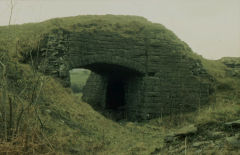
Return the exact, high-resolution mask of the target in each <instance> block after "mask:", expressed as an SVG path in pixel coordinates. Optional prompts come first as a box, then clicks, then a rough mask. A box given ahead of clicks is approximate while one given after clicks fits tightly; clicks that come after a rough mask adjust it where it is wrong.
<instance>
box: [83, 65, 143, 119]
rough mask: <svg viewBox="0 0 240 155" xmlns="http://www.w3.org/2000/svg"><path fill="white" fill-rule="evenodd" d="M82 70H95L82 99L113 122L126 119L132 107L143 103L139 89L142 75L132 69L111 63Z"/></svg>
mask: <svg viewBox="0 0 240 155" xmlns="http://www.w3.org/2000/svg"><path fill="white" fill-rule="evenodd" d="M81 67H83V68H87V69H89V70H91V75H90V76H89V78H88V80H87V82H86V85H85V87H84V88H83V97H82V99H83V101H84V102H87V103H88V104H90V105H91V106H92V107H93V108H94V109H95V110H97V111H99V112H101V113H102V114H103V115H105V116H107V117H109V118H111V119H113V120H121V119H126V115H127V114H128V112H129V111H130V110H129V109H128V108H129V107H131V108H134V106H136V104H137V103H140V97H141V96H139V95H138V93H136V92H137V91H136V90H139V89H140V88H141V83H138V81H139V78H140V77H141V76H142V75H143V74H142V73H140V72H138V71H136V70H134V69H132V68H131V67H129V68H128V67H124V66H121V65H116V64H107V63H91V64H88V65H85V66H81Z"/></svg>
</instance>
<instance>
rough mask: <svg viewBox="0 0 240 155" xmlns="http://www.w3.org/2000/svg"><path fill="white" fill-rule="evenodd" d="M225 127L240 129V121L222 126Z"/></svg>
mask: <svg viewBox="0 0 240 155" xmlns="http://www.w3.org/2000/svg"><path fill="white" fill-rule="evenodd" d="M224 125H225V126H227V127H235V128H240V120H236V121H233V122H227V123H225V124H224Z"/></svg>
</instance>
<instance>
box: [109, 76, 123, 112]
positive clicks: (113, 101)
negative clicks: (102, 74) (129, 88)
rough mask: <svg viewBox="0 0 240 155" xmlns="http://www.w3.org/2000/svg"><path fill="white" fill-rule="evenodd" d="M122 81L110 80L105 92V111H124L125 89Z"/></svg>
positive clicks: (117, 79)
mask: <svg viewBox="0 0 240 155" xmlns="http://www.w3.org/2000/svg"><path fill="white" fill-rule="evenodd" d="M124 86H125V84H124V81H123V79H119V78H114V77H112V78H110V79H109V81H108V84H107V91H106V109H109V110H113V111H117V110H120V111H122V110H124V105H125V89H124Z"/></svg>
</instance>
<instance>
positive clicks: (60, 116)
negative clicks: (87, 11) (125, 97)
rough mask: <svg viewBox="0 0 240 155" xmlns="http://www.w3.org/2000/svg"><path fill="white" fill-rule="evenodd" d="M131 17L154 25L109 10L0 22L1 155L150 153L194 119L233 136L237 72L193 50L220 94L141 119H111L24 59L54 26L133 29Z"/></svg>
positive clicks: (238, 110)
mask: <svg viewBox="0 0 240 155" xmlns="http://www.w3.org/2000/svg"><path fill="white" fill-rule="evenodd" d="M132 20H134V21H135V22H139V24H144V25H146V26H149V25H151V23H150V22H148V21H146V20H145V19H143V18H139V17H128V16H117V17H116V16H110V15H109V16H79V17H71V18H62V19H53V20H49V21H46V22H42V23H37V24H24V25H15V26H10V27H0V61H1V63H2V65H1V70H0V71H1V90H0V98H1V109H0V110H1V115H0V124H1V125H0V128H1V130H0V131H1V133H0V154H1V153H6V152H8V153H9V154H11V153H24V152H25V153H26V152H27V153H29V154H33V153H36V154H37V153H50V154H51V153H53V154H55V153H59V154H60V153H62V154H74V153H75V154H88V153H89V154H91V153H99V154H116V153H117V154H150V153H151V152H154V151H155V152H156V150H158V149H159V150H161V149H160V148H164V147H166V146H165V144H164V142H163V138H164V135H166V134H168V133H170V132H173V131H175V130H176V129H177V128H181V127H183V126H186V125H188V124H195V125H196V126H198V127H199V128H200V129H202V130H214V131H218V130H220V131H222V132H224V133H225V135H227V134H231V132H230V133H229V132H228V131H225V130H224V129H222V124H223V123H224V122H227V121H232V120H237V119H240V116H239V115H240V100H239V98H240V95H239V94H240V88H239V86H240V80H239V78H237V77H232V76H231V75H229V74H228V71H229V70H230V69H229V68H227V67H226V66H224V65H223V64H222V63H221V62H219V61H209V60H205V59H203V58H201V57H200V56H197V55H195V54H193V57H195V58H196V59H201V61H202V62H203V65H204V67H205V68H206V69H207V71H208V72H209V74H211V75H213V77H214V78H215V79H216V81H217V82H216V83H217V84H216V91H215V93H214V94H213V95H212V97H211V102H210V103H209V105H208V106H207V107H201V108H199V110H198V111H196V112H192V113H188V114H176V115H174V116H167V117H162V118H158V119H154V120H150V121H146V122H142V123H136V122H124V121H122V122H118V123H116V122H113V121H112V120H110V119H107V118H104V117H103V116H102V115H100V114H99V113H98V112H96V111H94V110H93V109H92V108H91V107H90V106H89V105H88V104H87V103H83V102H80V99H79V98H78V96H76V95H74V94H73V93H72V91H71V90H70V89H68V88H63V87H62V86H61V84H60V83H59V82H58V80H57V79H54V78H52V77H49V76H46V75H43V74H41V73H38V72H37V70H34V69H33V68H31V64H24V63H22V60H23V59H24V56H25V55H26V53H29V52H32V51H33V49H35V48H36V47H37V46H38V42H39V40H40V39H41V36H42V34H43V33H47V32H50V31H51V30H52V29H54V28H59V27H62V28H66V29H67V28H69V27H70V26H71V25H74V24H76V23H79V22H80V23H91V22H96V21H97V22H98V23H99V24H100V25H101V24H102V23H103V24H104V23H106V22H110V23H111V24H113V25H114V24H116V23H117V24H120V25H122V26H123V27H126V28H125V29H126V30H127V29H132V28H134V27H131V26H128V25H129V24H130V25H131V21H132ZM109 29H111V27H110V28H109ZM3 66H5V67H6V72H4V70H3V68H4V67H3ZM199 132H201V130H199ZM198 135H201V133H197V135H196V137H193V138H192V139H193V140H192V141H194V140H196V141H197V140H198V138H199V136H198ZM206 140H208V139H207V137H206ZM179 143H180V144H181V143H182V142H181V141H179ZM187 146H188V150H187V151H188V152H191V151H194V149H191V147H190V146H191V144H189V143H187ZM173 147H174V145H173ZM162 151H163V152H164V151H165V153H166V152H167V151H166V150H164V149H162ZM204 151H206V152H207V153H209V152H211V151H213V152H216V153H220V152H236V149H232V148H231V147H230V146H228V145H226V146H225V145H224V146H223V148H222V150H220V152H219V149H217V148H208V147H206V148H205V150H204ZM160 152H161V151H160Z"/></svg>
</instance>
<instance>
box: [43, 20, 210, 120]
mask: <svg viewBox="0 0 240 155" xmlns="http://www.w3.org/2000/svg"><path fill="white" fill-rule="evenodd" d="M92 22H94V21H92ZM106 22H107V21H106ZM97 24H98V23H95V24H93V25H92V24H90V25H89V24H87V25H84V24H78V25H77V26H76V25H75V27H74V28H75V29H78V30H65V29H62V28H59V29H56V30H54V31H52V32H50V33H49V34H46V35H45V36H44V37H45V38H44V39H43V41H42V44H41V52H40V54H39V55H40V57H44V58H46V57H47V58H48V60H49V61H48V68H47V69H46V70H45V73H47V74H50V75H52V76H55V77H57V78H59V79H61V80H62V81H63V83H64V85H65V86H66V87H67V86H69V75H68V73H69V70H70V69H72V68H79V67H83V68H87V69H90V70H92V71H93V73H92V75H91V76H90V78H89V80H88V81H87V85H86V87H85V88H84V95H83V97H84V101H86V102H88V103H89V104H91V105H92V106H93V107H95V108H96V109H101V111H104V110H106V109H107V108H110V109H111V108H112V109H113V110H115V108H116V107H117V108H119V107H120V106H116V107H115V106H113V105H112V104H111V103H112V102H114V99H112V98H111V97H110V98H109V96H110V95H112V96H113V97H114V96H115V97H118V96H116V94H117V93H121V95H122V97H121V95H120V97H119V100H123V102H122V103H123V104H122V105H124V109H125V110H124V114H123V115H126V117H127V119H129V120H142V119H150V118H154V117H158V116H162V115H169V114H175V113H180V112H189V111H193V110H196V109H197V108H199V105H204V104H206V103H208V99H209V95H210V92H209V90H210V89H212V83H211V82H212V77H211V76H210V75H209V74H208V73H207V71H206V69H205V68H204V67H203V65H202V62H201V59H199V58H198V57H194V56H193V55H194V54H193V53H192V51H191V49H190V48H189V47H188V46H187V45H186V44H185V43H184V42H182V41H181V40H179V39H178V38H177V37H176V36H175V35H174V34H173V33H172V32H170V31H169V30H167V29H166V28H165V27H163V26H161V25H158V24H151V23H149V24H148V25H147V27H145V29H144V30H141V31H140V30H139V31H137V32H134V31H135V30H137V29H133V30H131V32H132V33H131V34H129V33H127V32H125V31H124V29H122V30H119V29H115V28H114V24H109V25H105V26H106V27H109V30H108V29H105V30H103V29H101V28H98V27H95V26H94V25H97ZM139 24H140V25H141V23H139ZM46 53H48V55H47V56H46ZM40 61H41V60H40ZM121 85H123V86H121ZM114 86H116V87H117V89H116V90H115V88H114ZM111 91H113V92H114V91H115V92H116V93H112V94H111V93H110V94H109V93H108V92H111ZM109 103H110V104H109ZM116 105H121V104H120V102H119V103H117V104H116ZM117 108H116V109H117ZM116 113H118V112H116Z"/></svg>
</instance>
